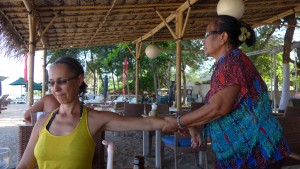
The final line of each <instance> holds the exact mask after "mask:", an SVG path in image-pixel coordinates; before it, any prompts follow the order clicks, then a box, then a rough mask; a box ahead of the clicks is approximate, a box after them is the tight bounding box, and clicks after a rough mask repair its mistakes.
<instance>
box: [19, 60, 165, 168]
mask: <svg viewBox="0 0 300 169" xmlns="http://www.w3.org/2000/svg"><path fill="white" fill-rule="evenodd" d="M49 79H50V80H49V82H48V85H49V87H50V88H51V92H52V94H53V95H54V96H55V98H56V99H57V101H58V102H59V103H60V106H59V108H58V109H57V110H55V111H53V112H52V113H51V114H47V115H45V116H42V117H41V118H40V119H39V120H38V121H37V123H36V125H35V126H34V128H33V131H32V133H31V136H30V140H29V143H28V145H27V147H26V150H25V152H24V154H23V157H22V159H21V160H20V163H19V164H18V166H17V169H28V168H30V169H31V168H34V166H35V165H36V164H38V168H39V169H52V168H53V169H69V168H70V169H71V168H72V169H91V168H92V160H93V155H94V150H95V139H96V138H95V137H96V133H97V132H98V131H99V130H108V131H129V130H155V129H160V128H162V127H163V126H164V125H165V120H163V119H160V118H153V117H149V118H142V117H141V118H127V117H124V116H119V115H117V114H114V113H111V112H105V111H103V112H99V111H95V110H93V109H90V108H88V107H85V106H83V105H82V104H81V102H80V100H79V96H82V95H83V94H84V93H85V91H86V88H87V85H86V84H85V82H84V71H83V68H82V66H81V65H80V63H79V62H78V61H77V60H76V59H74V58H71V57H62V58H60V59H58V60H56V61H55V62H54V63H53V64H52V65H51V67H50V70H49Z"/></svg>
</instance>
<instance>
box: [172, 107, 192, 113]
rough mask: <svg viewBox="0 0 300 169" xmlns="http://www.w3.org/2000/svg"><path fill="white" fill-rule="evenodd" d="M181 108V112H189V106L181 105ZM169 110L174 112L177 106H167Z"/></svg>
mask: <svg viewBox="0 0 300 169" xmlns="http://www.w3.org/2000/svg"><path fill="white" fill-rule="evenodd" d="M181 110H182V111H183V112H189V111H190V110H191V107H181ZM169 111H170V112H176V111H177V108H176V107H173V106H171V107H169Z"/></svg>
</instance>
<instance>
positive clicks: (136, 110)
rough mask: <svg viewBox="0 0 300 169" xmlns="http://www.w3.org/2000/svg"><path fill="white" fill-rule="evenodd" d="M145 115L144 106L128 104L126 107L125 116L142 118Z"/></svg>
mask: <svg viewBox="0 0 300 169" xmlns="http://www.w3.org/2000/svg"><path fill="white" fill-rule="evenodd" d="M143 114H144V104H126V105H125V107H124V116H128V117H142V115H143Z"/></svg>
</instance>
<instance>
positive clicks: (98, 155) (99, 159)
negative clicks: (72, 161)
mask: <svg viewBox="0 0 300 169" xmlns="http://www.w3.org/2000/svg"><path fill="white" fill-rule="evenodd" d="M32 129H33V126H19V133H18V139H19V140H18V141H19V144H18V158H19V161H20V160H21V158H22V155H23V153H24V151H25V149H26V146H27V143H28V141H29V138H30V135H31V131H32ZM104 139H105V132H104V131H99V132H98V133H97V134H96V141H95V144H96V148H95V152H94V159H93V169H105V161H104V145H103V144H102V140H104Z"/></svg>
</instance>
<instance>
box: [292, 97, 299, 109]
mask: <svg viewBox="0 0 300 169" xmlns="http://www.w3.org/2000/svg"><path fill="white" fill-rule="evenodd" d="M292 103H293V106H294V107H300V99H298V98H292Z"/></svg>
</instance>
